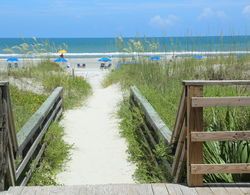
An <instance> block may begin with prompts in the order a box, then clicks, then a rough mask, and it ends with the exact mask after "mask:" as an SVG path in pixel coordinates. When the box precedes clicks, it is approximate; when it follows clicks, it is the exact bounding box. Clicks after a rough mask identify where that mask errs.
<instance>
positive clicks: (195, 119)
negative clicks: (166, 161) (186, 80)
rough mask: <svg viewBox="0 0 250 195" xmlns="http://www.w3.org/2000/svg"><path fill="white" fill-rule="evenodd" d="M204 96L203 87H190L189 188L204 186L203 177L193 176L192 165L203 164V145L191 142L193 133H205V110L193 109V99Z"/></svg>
mask: <svg viewBox="0 0 250 195" xmlns="http://www.w3.org/2000/svg"><path fill="white" fill-rule="evenodd" d="M202 95H203V87H202V86H188V89H187V183H188V186H202V185H203V175H202V174H199V175H193V174H192V171H191V164H199V163H202V162H203V148H202V147H203V145H202V143H199V142H191V132H193V131H199V132H200V131H203V108H193V107H192V105H191V104H192V100H191V98H192V97H194V96H196V97H199V96H202Z"/></svg>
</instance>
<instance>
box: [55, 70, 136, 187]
mask: <svg viewBox="0 0 250 195" xmlns="http://www.w3.org/2000/svg"><path fill="white" fill-rule="evenodd" d="M76 74H78V75H83V76H85V77H87V79H88V81H89V82H90V84H91V86H92V88H93V95H92V96H90V97H89V99H88V100H87V102H86V103H85V105H84V106H82V107H80V108H78V109H74V110H69V111H67V112H66V113H65V114H64V119H63V120H62V125H63V126H64V127H65V131H66V136H65V140H66V141H67V142H68V143H73V144H74V149H73V152H72V157H71V158H72V159H71V160H70V161H69V162H68V163H67V168H66V171H65V172H62V173H60V174H59V175H58V182H59V183H62V184H65V185H81V184H107V183H134V181H133V179H132V174H133V173H134V166H133V165H132V164H130V163H129V162H128V161H127V153H126V149H127V144H126V142H125V140H124V139H123V138H121V137H120V136H119V127H118V122H119V120H118V119H117V118H116V117H115V112H116V110H117V107H118V106H117V104H118V103H119V102H120V101H121V100H122V93H121V90H120V87H119V86H118V85H112V86H110V87H108V88H102V87H101V81H102V79H103V78H104V75H105V71H99V70H94V69H93V70H89V71H84V72H83V71H80V72H79V71H78V72H76Z"/></svg>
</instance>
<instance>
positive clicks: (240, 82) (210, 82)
mask: <svg viewBox="0 0 250 195" xmlns="http://www.w3.org/2000/svg"><path fill="white" fill-rule="evenodd" d="M182 83H183V85H184V86H190V85H192V86H197V85H202V86H205V85H250V80H184V81H182Z"/></svg>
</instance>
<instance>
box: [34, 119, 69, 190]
mask: <svg viewBox="0 0 250 195" xmlns="http://www.w3.org/2000/svg"><path fill="white" fill-rule="evenodd" d="M63 136H64V130H63V128H62V126H61V125H60V124H59V123H57V122H54V123H53V124H52V125H51V126H50V128H49V130H48V132H47V133H46V135H45V138H44V142H45V143H46V144H47V146H46V148H45V151H44V155H43V158H42V160H41V162H40V164H39V167H38V168H37V169H36V170H35V172H34V173H33V175H32V177H31V180H30V182H29V185H31V186H34V185H39V186H43V185H56V184H57V183H56V176H57V174H58V173H60V172H61V171H62V170H63V165H64V163H65V162H66V161H67V160H69V157H70V149H71V148H72V146H71V145H69V144H67V143H66V142H65V141H64V140H63Z"/></svg>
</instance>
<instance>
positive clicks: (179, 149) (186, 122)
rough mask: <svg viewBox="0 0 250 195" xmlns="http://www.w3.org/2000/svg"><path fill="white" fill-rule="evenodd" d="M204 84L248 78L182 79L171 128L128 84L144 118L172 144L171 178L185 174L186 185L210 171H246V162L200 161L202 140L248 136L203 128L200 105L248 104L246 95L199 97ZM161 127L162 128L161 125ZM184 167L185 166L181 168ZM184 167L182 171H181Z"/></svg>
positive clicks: (197, 183)
mask: <svg viewBox="0 0 250 195" xmlns="http://www.w3.org/2000/svg"><path fill="white" fill-rule="evenodd" d="M204 85H250V81H249V80H240V81H238V80H225V81H203V80H202V81H197V80H196V81H183V92H182V96H181V98H180V103H179V108H178V111H177V117H176V121H175V125H174V129H173V131H170V130H169V128H167V126H166V125H165V124H164V122H163V121H162V120H161V119H160V117H159V115H158V114H157V112H156V111H155V110H154V109H153V107H152V106H151V105H150V104H149V102H148V101H147V100H146V98H144V97H143V96H142V95H141V94H140V92H139V90H138V89H137V88H136V87H132V88H131V97H132V99H133V100H134V101H135V102H137V105H139V107H140V108H141V110H142V111H143V112H144V113H145V120H146V121H147V122H148V123H149V124H150V126H151V127H152V128H153V129H154V130H155V131H154V132H152V131H151V132H150V131H149V132H150V133H151V135H150V136H149V137H154V136H155V135H154V133H158V134H159V133H160V134H161V135H162V137H163V138H164V139H165V140H166V146H168V147H172V153H173V156H174V159H173V162H172V164H171V166H169V169H168V170H169V171H170V173H171V175H172V177H173V182H175V183H179V182H181V181H182V178H183V175H185V176H186V180H187V184H188V185H189V186H202V185H203V175H204V174H212V173H232V174H233V173H250V163H236V164H219V165H218V164H203V142H205V141H239V140H250V131H247V130H246V131H218V132H203V107H211V106H250V97H203V86H204ZM162 127H163V128H162ZM185 167H186V169H185ZM184 170H186V173H185V174H183V173H184V172H183V171H184Z"/></svg>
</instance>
